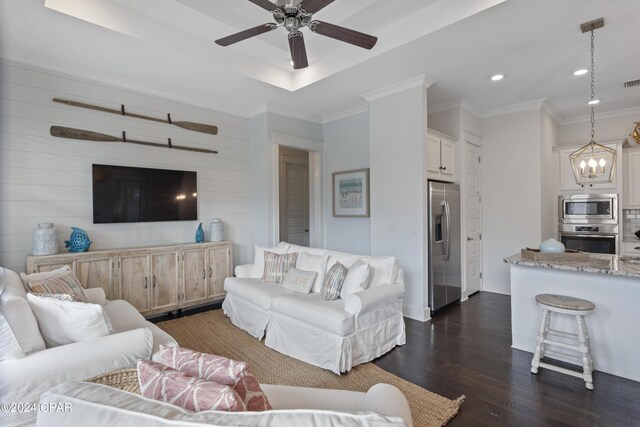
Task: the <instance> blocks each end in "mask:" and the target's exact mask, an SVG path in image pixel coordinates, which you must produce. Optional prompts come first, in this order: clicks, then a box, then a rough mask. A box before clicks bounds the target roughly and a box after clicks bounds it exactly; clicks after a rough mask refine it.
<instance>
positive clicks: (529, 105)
mask: <svg viewBox="0 0 640 427" xmlns="http://www.w3.org/2000/svg"><path fill="white" fill-rule="evenodd" d="M545 101H546V98H539V99H534V100H532V101H526V102H520V103H518V104H511V105H507V106H505V107H499V108H493V109H491V110H487V111H485V112H484V114H483V115H482V118H483V119H486V118H488V117H495V116H502V115H503V114H511V113H519V112H521V111H532V110H539V109H541V108H542V106H543V105H544V103H545Z"/></svg>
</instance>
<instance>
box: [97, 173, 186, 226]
mask: <svg viewBox="0 0 640 427" xmlns="http://www.w3.org/2000/svg"><path fill="white" fill-rule="evenodd" d="M92 176H93V223H94V224H108V223H120V222H155V221H193V220H197V219H198V189H197V173H196V172H190V171H177V170H165V169H147V168H132V167H126V166H111V165H95V164H94V165H93V171H92Z"/></svg>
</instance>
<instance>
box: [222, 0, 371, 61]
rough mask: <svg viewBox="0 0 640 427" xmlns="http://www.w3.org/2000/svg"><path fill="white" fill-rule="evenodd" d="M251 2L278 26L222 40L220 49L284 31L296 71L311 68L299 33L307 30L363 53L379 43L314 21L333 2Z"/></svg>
mask: <svg viewBox="0 0 640 427" xmlns="http://www.w3.org/2000/svg"><path fill="white" fill-rule="evenodd" d="M249 1H250V2H251V3H253V4H255V5H256V6H260V7H261V8H263V9H265V10H266V11H268V12H271V13H272V14H273V19H274V20H275V22H276V23H275V24H273V23H267V24H263V25H259V26H257V27H253V28H249V29H247V30H244V31H240V32H238V33H235V34H231V35H230V36H227V37H223V38H221V39H218V40H216V43H217V44H218V45H220V46H229V45H231V44H234V43H238V42H240V41H242V40H246V39H248V38H251V37H255V36H258V35H260V34H264V33H268V32H269V31H273V30H275V29H276V28H279V27H284V28H286V29H287V31H288V32H289V36H288V39H289V50H290V52H291V60H292V62H293V68H294V69H296V70H299V69H301V68H306V67H308V66H309V61H308V60H307V49H306V46H305V44H304V35H303V34H302V32H301V31H300V30H301V29H302V28H304V27H307V28H309V29H310V30H311V31H313V32H314V33H317V34H320V35H322V36H325V37H330V38H332V39H336V40H339V41H342V42H345V43H350V44H352V45H354V46H358V47H362V48H364V49H371V48H373V46H375V44H376V42H377V41H378V39H377V37H374V36H371V35H369V34H365V33H361V32H359V31H354V30H351V29H349V28H344V27H340V26H339V25H334V24H330V23H328V22H323V21H318V20H313V14H314V13H316V12H318V11H320V10H321V9H323V8H324V7H326V6H328V5H329V4H331V3H333V1H334V0H278V4H274V3H272V2H270V1H269V0H249Z"/></svg>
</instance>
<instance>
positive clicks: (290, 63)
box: [289, 59, 293, 67]
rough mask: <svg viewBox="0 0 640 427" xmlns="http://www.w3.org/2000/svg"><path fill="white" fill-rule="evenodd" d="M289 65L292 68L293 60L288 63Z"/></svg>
mask: <svg viewBox="0 0 640 427" xmlns="http://www.w3.org/2000/svg"><path fill="white" fill-rule="evenodd" d="M289 65H291V66H292V67H293V59H292V60H290V61H289Z"/></svg>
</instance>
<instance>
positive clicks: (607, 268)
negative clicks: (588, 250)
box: [504, 254, 640, 278]
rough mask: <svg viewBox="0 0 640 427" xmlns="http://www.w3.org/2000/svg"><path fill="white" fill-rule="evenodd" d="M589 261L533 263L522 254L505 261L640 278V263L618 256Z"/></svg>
mask: <svg viewBox="0 0 640 427" xmlns="http://www.w3.org/2000/svg"><path fill="white" fill-rule="evenodd" d="M590 255H591V257H590V258H589V259H587V260H576V261H566V260H562V261H533V260H527V259H524V260H523V259H522V257H521V256H520V254H515V255H512V256H510V257H508V258H505V259H504V262H506V263H507V264H513V265H524V266H527V267H539V268H551V269H558V270H569V271H581V272H585V273H595V274H609V275H614V276H628V277H638V278H640V263H638V264H636V263H631V262H625V261H621V260H620V259H619V257H618V256H617V255H605V254H590Z"/></svg>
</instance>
